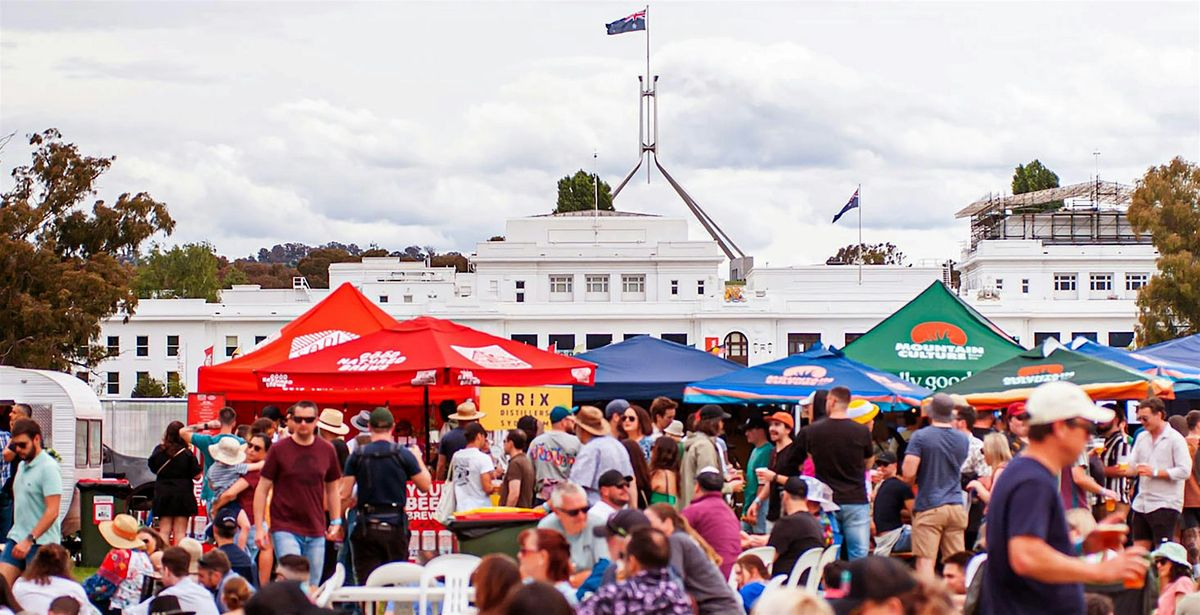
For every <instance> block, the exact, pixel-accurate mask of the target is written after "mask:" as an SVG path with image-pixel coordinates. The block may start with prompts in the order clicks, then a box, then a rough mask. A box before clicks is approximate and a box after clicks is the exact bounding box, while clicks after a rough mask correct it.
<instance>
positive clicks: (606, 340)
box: [583, 333, 613, 350]
mask: <svg viewBox="0 0 1200 615" xmlns="http://www.w3.org/2000/svg"><path fill="white" fill-rule="evenodd" d="M612 337H613V336H612V334H611V333H588V334H587V335H586V336H584V338H583V339H584V344H586V345H587V349H588V350H595V349H597V348H604V347H605V346H607V345H609V344H611V343H612Z"/></svg>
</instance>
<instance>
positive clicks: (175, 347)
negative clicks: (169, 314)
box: [167, 335, 179, 357]
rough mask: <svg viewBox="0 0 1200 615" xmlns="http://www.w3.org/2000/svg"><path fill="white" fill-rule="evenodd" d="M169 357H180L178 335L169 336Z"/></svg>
mask: <svg viewBox="0 0 1200 615" xmlns="http://www.w3.org/2000/svg"><path fill="white" fill-rule="evenodd" d="M167 356H168V357H177V356H179V336H178V335H168V336H167Z"/></svg>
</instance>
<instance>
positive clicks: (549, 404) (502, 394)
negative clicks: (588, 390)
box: [479, 387, 571, 431]
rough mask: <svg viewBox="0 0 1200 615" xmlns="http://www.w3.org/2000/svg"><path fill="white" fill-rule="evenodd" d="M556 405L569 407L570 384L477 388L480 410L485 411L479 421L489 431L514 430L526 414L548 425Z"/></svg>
mask: <svg viewBox="0 0 1200 615" xmlns="http://www.w3.org/2000/svg"><path fill="white" fill-rule="evenodd" d="M555 406H566V407H567V408H570V407H571V387H480V388H479V410H480V411H481V412H483V413H485V414H486V416H484V417H483V418H482V419H480V421H479V424H480V425H482V426H483V428H484V429H486V430H488V431H496V430H498V429H516V428H517V420H518V419H520V418H521V417H523V416H525V415H527V414H528V415H532V416H535V417H537V420H539V421H541V422H542V425H549V424H550V411H551V410H553V409H554V407H555Z"/></svg>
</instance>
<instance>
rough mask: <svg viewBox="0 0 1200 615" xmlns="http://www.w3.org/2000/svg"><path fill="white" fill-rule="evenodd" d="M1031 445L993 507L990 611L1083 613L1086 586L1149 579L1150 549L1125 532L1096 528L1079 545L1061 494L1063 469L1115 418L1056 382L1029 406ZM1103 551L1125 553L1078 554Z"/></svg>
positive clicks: (998, 489)
mask: <svg viewBox="0 0 1200 615" xmlns="http://www.w3.org/2000/svg"><path fill="white" fill-rule="evenodd" d="M1025 410H1026V412H1027V419H1028V421H1027V422H1028V423H1029V426H1030V427H1029V445H1028V446H1027V447H1026V449H1025V451H1024V453H1023V454H1022V455H1020V456H1019V457H1017V458H1015V459H1013V460H1012V461H1011V462H1009V464H1008V467H1007V469H1005V471H1004V473H1003V474H1001V476H1000V480H998V481H997V482H996V485H995V488H994V489H993V491H992V497H991V502H990V503H989V505H988V524H987V544H988V562H987V568H986V572H985V573H984V574H986V575H987V576H986V577H985V578H984V580H983V597H982V609H981V612H982V613H983V614H984V615H1001V614H1003V615H1022V614H1025V613H1028V614H1030V615H1033V614H1039V615H1040V614H1042V613H1051V612H1053V613H1083V612H1084V600H1083V584H1084V583H1090V584H1097V585H1105V584H1110V583H1120V582H1122V581H1125V580H1134V579H1141V578H1144V577H1145V574H1146V567H1147V562H1146V550H1145V549H1144V548H1141V547H1133V548H1130V549H1124V550H1121V546H1122V545H1123V544H1124V543H1125V532H1121V531H1109V532H1093V533H1091V534H1089V535H1088V536H1086V537H1085V538H1084V541H1083V543H1082V545H1081V548H1080V549H1078V550H1077V548H1076V546H1075V544H1073V542H1072V540H1071V536H1070V533H1069V531H1068V529H1067V519H1066V512H1065V511H1064V510H1063V504H1062V498H1061V497H1060V496H1059V479H1058V476H1059V473H1060V472H1061V471H1062V470H1063V468H1067V467H1070V466H1071V465H1072V464H1074V463H1075V460H1076V459H1078V458H1079V455H1080V454H1082V453H1083V451H1084V448H1085V447H1086V446H1087V443H1088V440H1089V439H1090V438H1091V433H1092V431H1093V430H1094V429H1095V424H1096V423H1103V422H1107V421H1110V420H1112V416H1113V413H1112V411H1111V410H1106V409H1103V408H1098V407H1096V405H1095V404H1094V403H1092V400H1091V399H1090V398H1089V397H1088V396H1087V393H1085V392H1084V391H1083V389H1081V388H1079V386H1077V385H1075V384H1072V383H1069V382H1049V383H1046V384H1043V385H1041V386H1039V387H1038V388H1037V389H1035V390H1034V391H1033V393H1032V394H1031V395H1030V396H1029V401H1028V403H1027V404H1026V408H1025ZM1103 549H1115V550H1118V551H1119V552H1118V553H1117V554H1116V555H1114V556H1112V557H1109V558H1107V559H1106V560H1105V561H1103V562H1088V561H1085V560H1083V559H1080V558H1078V557H1076V555H1077V554H1078V552H1079V551H1082V552H1084V553H1090V552H1095V551H1099V550H1103Z"/></svg>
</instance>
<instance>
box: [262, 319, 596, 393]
mask: <svg viewBox="0 0 1200 615" xmlns="http://www.w3.org/2000/svg"><path fill="white" fill-rule="evenodd" d="M254 373H255V374H256V375H257V376H258V380H257V381H258V385H259V386H260V387H261V388H262V389H263V390H264V391H293V392H296V391H301V392H305V393H307V392H308V391H324V390H329V389H334V388H342V389H354V390H392V389H397V388H402V389H411V388H413V387H422V388H423V387H425V386H445V385H450V386H476V385H484V386H540V385H547V384H582V385H591V384H593V382H594V380H595V375H596V366H595V365H594V364H592V363H588V362H587V361H582V360H579V359H574V358H571V357H566V356H562V355H559V354H555V353H552V352H546V351H544V350H541V349H539V348H536V347H534V346H530V345H528V344H524V343H521V342H515V341H512V340H508V339H505V338H502V337H496V336H494V335H491V334H489V333H484V332H482V331H477V330H475V329H472V328H470V327H466V326H463V325H460V324H458V323H455V322H451V321H449V320H441V319H438V318H432V317H429V316H422V317H420V318H414V319H412V320H406V321H404V322H402V323H400V324H398V325H396V326H394V327H388V328H386V329H382V330H379V331H377V332H375V333H372V334H370V335H364V336H362V337H360V338H358V339H354V340H351V341H347V342H345V343H342V344H338V345H336V346H334V347H332V348H329V349H327V350H322V351H320V352H314V353H312V354H308V355H305V356H301V357H296V358H291V359H288V360H285V361H281V362H278V363H276V364H273V365H266V366H259V367H256V368H254Z"/></svg>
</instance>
